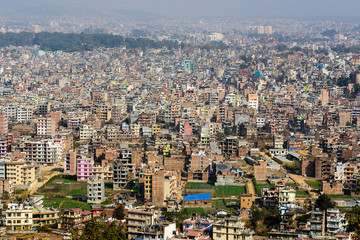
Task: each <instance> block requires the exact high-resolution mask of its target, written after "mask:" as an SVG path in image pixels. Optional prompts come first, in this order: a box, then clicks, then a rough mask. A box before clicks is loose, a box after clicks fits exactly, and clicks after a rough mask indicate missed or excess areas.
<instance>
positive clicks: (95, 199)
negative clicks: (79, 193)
mask: <svg viewBox="0 0 360 240" xmlns="http://www.w3.org/2000/svg"><path fill="white" fill-rule="evenodd" d="M104 188H105V187H104V180H103V179H101V178H100V177H98V176H92V177H90V179H89V180H88V182H87V202H88V203H97V204H100V203H102V202H103V201H105V192H104Z"/></svg>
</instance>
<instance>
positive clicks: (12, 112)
mask: <svg viewBox="0 0 360 240" xmlns="http://www.w3.org/2000/svg"><path fill="white" fill-rule="evenodd" d="M18 106H19V104H18V103H15V102H8V103H7V104H6V107H5V115H6V116H7V117H8V118H10V119H13V120H15V119H16V117H17V108H18Z"/></svg>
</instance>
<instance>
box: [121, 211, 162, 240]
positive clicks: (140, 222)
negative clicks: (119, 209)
mask: <svg viewBox="0 0 360 240" xmlns="http://www.w3.org/2000/svg"><path fill="white" fill-rule="evenodd" d="M155 218H156V216H155V212H153V211H151V210H140V209H133V210H128V211H127V217H126V221H127V225H126V226H127V232H128V239H129V240H134V239H136V238H137V237H138V233H139V231H141V229H143V230H145V228H146V227H148V226H151V225H154V221H155Z"/></svg>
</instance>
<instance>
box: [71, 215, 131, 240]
mask: <svg viewBox="0 0 360 240" xmlns="http://www.w3.org/2000/svg"><path fill="white" fill-rule="evenodd" d="M72 234H73V236H72V239H73V240H107V239H112V240H125V239H127V238H126V231H125V228H124V226H121V225H119V224H118V223H116V222H112V223H109V222H97V221H95V220H91V221H89V222H87V223H85V228H84V229H83V230H82V233H80V231H78V230H73V231H72Z"/></svg>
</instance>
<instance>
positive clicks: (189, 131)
mask: <svg viewBox="0 0 360 240" xmlns="http://www.w3.org/2000/svg"><path fill="white" fill-rule="evenodd" d="M184 135H185V136H191V135H192V127H191V125H190V124H189V123H188V122H185V126H184Z"/></svg>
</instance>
